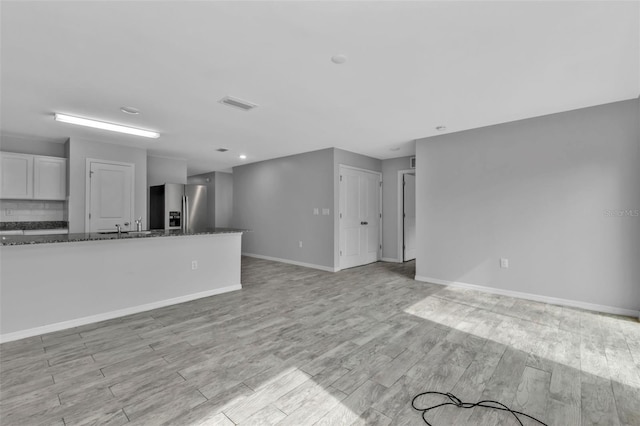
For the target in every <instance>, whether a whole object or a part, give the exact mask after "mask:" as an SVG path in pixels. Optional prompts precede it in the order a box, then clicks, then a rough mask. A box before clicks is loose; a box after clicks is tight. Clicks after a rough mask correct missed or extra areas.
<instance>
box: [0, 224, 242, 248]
mask: <svg viewBox="0 0 640 426" xmlns="http://www.w3.org/2000/svg"><path fill="white" fill-rule="evenodd" d="M145 232H148V233H135V232H131V233H128V232H123V233H121V234H120V235H118V234H117V233H116V232H113V233H77V234H62V235H6V236H2V238H1V239H0V240H1V241H2V245H3V246H22V245H30V244H49V243H72V242H78V241H101V240H127V239H138V238H156V237H183V236H184V237H188V236H192V235H211V234H235V233H239V232H247V230H246V229H234V228H209V229H206V230H203V231H200V232H182V231H180V230H171V231H165V230H156V231H145Z"/></svg>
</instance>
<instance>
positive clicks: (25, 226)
mask: <svg viewBox="0 0 640 426" xmlns="http://www.w3.org/2000/svg"><path fill="white" fill-rule="evenodd" d="M67 228H69V222H65V221H61V220H55V221H53V220H49V221H35V222H0V231H21V230H22V231H24V230H32V229H38V230H39V229H67Z"/></svg>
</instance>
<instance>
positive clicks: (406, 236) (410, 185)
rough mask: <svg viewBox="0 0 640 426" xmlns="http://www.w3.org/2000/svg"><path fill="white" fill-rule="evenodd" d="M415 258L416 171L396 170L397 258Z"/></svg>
mask: <svg viewBox="0 0 640 426" xmlns="http://www.w3.org/2000/svg"><path fill="white" fill-rule="evenodd" d="M415 258H416V173H415V170H400V171H398V259H399V260H400V261H401V262H408V261H410V260H414V259H415Z"/></svg>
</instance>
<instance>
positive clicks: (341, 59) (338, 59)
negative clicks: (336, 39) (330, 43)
mask: <svg viewBox="0 0 640 426" xmlns="http://www.w3.org/2000/svg"><path fill="white" fill-rule="evenodd" d="M331 62H333V63H334V64H338V65H340V64H344V63H345V62H347V56H346V55H343V54H339V55H333V56H332V57H331Z"/></svg>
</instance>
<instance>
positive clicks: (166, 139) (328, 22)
mask: <svg viewBox="0 0 640 426" xmlns="http://www.w3.org/2000/svg"><path fill="white" fill-rule="evenodd" d="M639 16H640V3H639V2H613V1H602V2H575V1H573V2H555V3H554V2H367V1H361V2H205V1H199V2H186V1H180V2H178V1H174V2H152V1H146V2H145V1H138V2H113V1H108V2H107V1H104V2H103V1H99V2H98V1H96V2H77V1H69V2H62V1H47V2H7V1H3V2H2V10H1V25H2V26H1V43H2V44H1V47H2V54H1V55H2V56H1V59H2V62H1V72H2V74H1V78H2V80H1V85H2V86H1V89H2V93H1V112H2V121H1V125H2V131H3V132H5V133H11V134H25V135H31V136H35V137H43V138H58V139H60V140H62V139H66V138H68V137H74V136H76V137H81V138H87V139H91V140H97V141H104V142H111V143H120V144H127V145H131V146H136V147H141V148H146V149H148V150H149V153H150V154H155V155H162V156H170V157H179V158H185V159H187V161H188V165H189V173H190V174H195V173H200V172H207V171H213V170H228V169H229V168H230V167H232V166H235V165H238V164H241V163H243V161H241V160H239V159H238V155H239V154H240V153H245V154H246V155H247V156H248V159H247V160H245V161H244V162H253V161H259V160H264V159H268V158H274V157H280V156H283V155H289V154H295V153H300V152H305V151H311V150H316V149H322V148H327V147H333V146H335V147H338V148H342V149H346V150H350V151H354V152H359V153H362V154H366V155H370V156H373V157H376V158H380V159H384V158H392V157H399V156H403V155H410V154H412V153H413V150H414V146H413V143H412V142H411V141H413V140H414V139H417V138H421V137H426V136H431V135H434V134H437V133H438V132H437V131H436V130H435V127H436V126H438V125H446V126H447V130H446V132H452V131H459V130H464V129H470V128H475V127H481V126H487V125H491V124H496V123H502V122H507V121H513V120H517V119H522V118H527V117H533V116H539V115H544V114H550V113H555V112H559V111H566V110H571V109H576V108H581V107H586V106H592V105H598V104H603V103H608V102H613V101H619V100H624V99H630V98H635V97H637V96H638V94H639V93H640V83H639V76H640V69H639V52H640V43H639V20H640V18H639ZM335 54H345V55H346V56H347V57H348V61H347V62H346V63H345V64H343V65H335V64H333V63H332V62H331V60H330V59H331V56H332V55H335ZM225 95H231V96H235V97H239V98H242V99H246V100H248V101H251V102H254V103H257V104H258V105H259V107H258V108H257V109H255V110H253V111H250V112H243V111H240V110H236V109H233V108H229V107H227V106H224V105H221V104H220V103H218V100H219V99H220V98H222V97H223V96H225ZM121 106H133V107H136V108H138V109H140V110H141V111H142V114H141V115H138V116H130V115H126V114H124V113H122V112H120V110H119V109H120V107H121ZM53 112H63V113H69V114H76V115H80V116H83V117H88V118H96V119H100V120H104V121H112V122H117V123H121V124H128V125H133V126H138V127H142V128H147V129H151V130H158V131H160V132H161V133H162V136H161V137H160V138H159V139H156V140H150V139H143V138H139V137H135V136H124V135H117V134H109V133H107V132H104V131H99V130H91V129H82V128H74V127H73V126H71V125H68V124H61V123H56V122H54V121H53V118H52V114H53ZM220 147H225V148H229V152H227V153H224V154H222V153H219V152H216V151H215V150H216V149H217V148H220ZM392 148H400V150H396V151H392V150H391V149H392Z"/></svg>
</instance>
